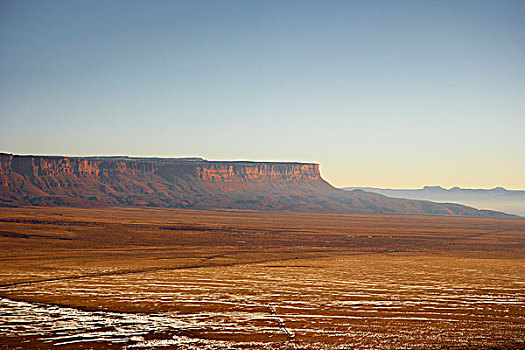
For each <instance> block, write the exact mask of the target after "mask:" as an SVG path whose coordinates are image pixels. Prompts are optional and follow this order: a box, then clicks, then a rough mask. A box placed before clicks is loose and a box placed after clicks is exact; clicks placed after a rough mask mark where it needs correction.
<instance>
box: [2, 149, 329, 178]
mask: <svg viewBox="0 0 525 350" xmlns="http://www.w3.org/2000/svg"><path fill="white" fill-rule="evenodd" d="M115 172H118V173H121V174H130V175H159V176H162V177H164V178H166V179H172V178H174V177H180V176H184V175H187V176H193V177H195V178H196V179H200V180H203V181H210V182H232V181H240V182H243V181H251V182H267V181H318V180H320V179H321V176H320V174H319V165H318V164H302V163H256V162H210V161H205V160H184V159H176V158H175V159H154V158H142V159H140V158H138V159H137V158H67V157H41V156H14V155H11V154H5V153H0V174H2V175H3V176H4V178H5V175H7V174H12V173H17V174H20V175H22V176H34V177H38V176H44V177H46V176H48V177H60V176H64V175H76V176H100V175H101V174H106V175H110V174H112V173H115Z"/></svg>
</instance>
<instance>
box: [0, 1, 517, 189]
mask: <svg viewBox="0 0 525 350" xmlns="http://www.w3.org/2000/svg"><path fill="white" fill-rule="evenodd" d="M524 18H525V3H524V2H522V1H504V0H502V1H460V2H458V1H440V2H417V1H394V2H391V1H374V2H369V1H323V2H319V1H308V0H305V1H297V2H295V1H250V0H248V1H231V0H227V1H226V0H225V1H199V0H196V1H155V2H146V1H144V2H140V1H138V2H135V1H118V0H116V1H111V2H106V1H96V0H95V1H89V2H86V1H57V0H54V1H46V2H38V1H25V2H20V1H12V0H6V1H3V2H2V3H1V4H0V74H1V76H2V79H1V80H0V152H6V153H13V154H34V155H63V156H72V155H77V156H87V155H91V156H93V155H95V156H97V155H112V156H113V155H124V156H137V157H141V156H152V157H187V156H189V157H202V158H204V159H208V160H250V161H293V162H313V163H319V164H320V168H321V174H322V176H323V178H325V179H326V180H327V181H328V182H330V183H331V184H332V185H334V186H336V187H378V188H421V187H423V186H432V185H438V186H442V187H444V188H451V187H456V186H457V187H461V188H486V189H490V188H494V187H504V188H507V189H525V162H524V161H523V158H524V152H525V137H524V136H523V134H524V132H523V130H525V84H524V83H523V82H524V81H525V64H524V62H525V21H524V20H523V19H524Z"/></svg>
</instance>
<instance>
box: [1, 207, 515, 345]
mask: <svg viewBox="0 0 525 350" xmlns="http://www.w3.org/2000/svg"><path fill="white" fill-rule="evenodd" d="M0 247H1V249H2V257H0V285H2V287H0V295H1V296H2V297H5V298H9V299H10V300H20V301H28V302H40V303H46V305H44V306H39V305H38V304H25V303H19V304H16V305H15V304H13V302H11V301H8V300H4V305H2V306H0V309H2V307H3V310H4V311H5V310H8V311H7V313H5V314H4V316H0V332H1V333H0V334H2V335H0V343H3V344H4V348H11V347H13V346H14V345H15V344H17V346H21V347H22V348H36V347H42V348H46V347H51V346H53V345H55V346H61V347H62V348H81V347H84V348H90V347H92V348H97V347H99V348H107V347H116V348H119V347H132V346H140V345H143V346H144V347H147V348H151V347H155V345H156V344H157V345H158V344H161V345H162V344H163V345H169V346H172V347H173V348H177V349H179V348H181V349H199V348H228V347H235V348H270V349H274V348H275V349H277V348H283V349H286V348H305V349H323V348H327V349H328V348H329V349H332V348H333V349H339V348H345V349H346V348H367V347H368V348H384V349H399V348H423V349H427V348H446V347H451V348H480V347H482V348H489V347H495V348H520V347H524V346H525V339H524V336H523V335H524V334H525V307H524V305H525V294H524V293H523V290H524V289H525V220H523V219H477V218H459V217H425V216H379V215H368V216H367V215H332V214H311V213H308V214H307V213H287V212H274V213H271V212H257V211H192V210H164V209H162V210H154V209H151V210H146V209H122V208H118V209H104V210H96V209H73V208H19V209H5V208H4V209H2V210H1V211H0ZM49 305H59V306H61V307H58V308H56V310H55V311H56V313H57V314H56V315H58V316H54V317H58V318H56V319H54V318H50V319H48V318H46V317H48V311H46V310H47V309H45V308H50V307H51V306H49ZM67 307H73V308H74V309H67ZM39 308H44V309H45V310H44V311H42V310H40V309H39ZM9 310H11V311H9ZM12 310H17V311H16V312H18V314H17V315H18V316H16V315H14V313H16V312H14V311H12ZM93 311H103V312H102V313H99V314H97V313H96V312H95V313H94V312H93ZM9 312H11V314H10V313H9ZM112 312H118V313H117V314H113V313H112ZM137 313H144V315H143V316H140V315H139V314H137ZM26 314H27V315H26ZM159 314H160V315H159ZM6 315H7V316H6ZM31 315H32V316H31ZM35 315H37V316H35ZM72 315H74V316H72ZM97 315H98V316H97ZM15 316H16V317H18V318H17V320H18V321H20V319H24V317H26V318H27V319H29V320H32V321H31V322H32V323H31V322H30V323H31V327H33V328H31V327H30V325H27V324H25V325H24V324H23V323H22V324H16V323H15V324H13V323H12V321H13V319H15V318H16V317H15ZM97 317H99V318H100V319H98V318H97ZM137 317H139V318H137ZM93 318H97V321H96V322H98V323H96V324H98V326H91V325H90V326H89V327H87V326H86V325H85V323H82V322H85V319H90V320H92V319H93ZM72 319H74V325H72V324H71V322H73V321H71V320H72ZM57 320H61V321H60V322H62V323H60V322H58V321H57ZM2 321H4V326H2ZM10 322H11V323H10ZM68 322H69V323H68ZM93 322H94V321H93ZM36 324H39V325H40V326H38V327H36ZM57 324H60V325H62V326H60V327H65V328H66V329H69V330H68V331H66V332H65V333H64V330H63V329H62V330H60V329H57V327H58V326H57ZM130 325H133V327H135V328H133V327H132V329H131V328H129V327H131V326H130ZM39 327H40V328H39ZM46 327H47V328H46ZM60 327H58V328H60ZM67 327H69V328H67ZM75 327H76V328H75ZM83 327H84V328H83ZM86 327H87V328H86ZM93 327H94V328H93ZM97 327H98V328H97ZM119 327H120V328H119ZM126 327H128V328H129V329H128V328H126ZM30 330H32V331H30ZM103 331H106V333H107V334H106V335H100V334H99V333H101V332H102V333H104V332H103ZM31 332H33V333H31ZM61 332H62V333H61ZM97 332H98V333H97ZM119 332H120V333H119ZM133 332H135V333H136V334H138V335H137V336H139V338H136V339H133V340H132V339H131V337H132V336H131V335H130V334H132V333H133ZM95 333H96V334H98V335H97V337H95V338H89V337H87V338H82V337H80V336H79V334H84V337H85V335H86V334H95ZM135 333H133V334H135ZM49 337H55V338H56V339H50V338H49ZM75 337H77V338H79V337H80V338H79V339H84V341H82V342H73V343H69V342H68V341H65V339H66V340H67V339H69V340H71V339H73V340H75V339H77V338H75ZM112 337H113V338H115V337H117V338H118V339H120V341H121V342H116V341H111V340H108V339H110V338H112ZM140 337H142V338H141V339H140ZM24 340H25V341H26V342H25V343H24V342H23V341H24ZM159 342H160V343H159ZM62 343H66V344H64V345H57V344H62Z"/></svg>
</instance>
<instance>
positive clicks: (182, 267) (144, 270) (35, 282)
mask: <svg viewBox="0 0 525 350" xmlns="http://www.w3.org/2000/svg"><path fill="white" fill-rule="evenodd" d="M389 252H392V251H389V250H384V251H374V252H360V253H355V254H348V253H347V254H341V255H371V254H384V253H389ZM239 253H241V252H239ZM239 253H229V254H219V255H211V256H208V257H203V258H202V259H203V261H207V260H211V259H213V258H217V257H223V256H227V255H236V254H239ZM330 256H332V255H329V254H323V255H316V256H305V257H299V256H295V257H291V258H279V259H262V260H258V261H252V262H233V263H223V264H220V263H218V264H209V265H206V264H199V265H188V266H177V267H151V268H146V269H137V270H123V271H112V272H99V273H91V274H85V275H79V276H67V277H56V278H48V279H43V280H38V281H25V282H14V283H7V284H2V285H0V288H7V287H15V286H22V285H31V284H37V283H45V282H56V281H68V280H78V279H84V278H91V277H103V276H120V275H129V274H138V273H149V272H158V271H173V270H186V269H199V268H204V267H229V266H239V265H253V264H261V263H267V262H275V261H289V260H299V259H320V258H327V257H330Z"/></svg>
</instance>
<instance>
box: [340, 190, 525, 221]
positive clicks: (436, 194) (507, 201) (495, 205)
mask: <svg viewBox="0 0 525 350" xmlns="http://www.w3.org/2000/svg"><path fill="white" fill-rule="evenodd" d="M344 189H345V190H357V189H359V190H363V191H366V192H373V193H379V194H382V195H385V196H389V197H394V198H405V199H422V200H429V201H433V202H444V203H459V204H464V205H468V206H472V207H475V208H478V209H490V210H497V211H502V212H505V213H509V214H516V215H520V216H525V191H521V190H520V191H516V190H506V189H504V188H503V187H495V188H492V189H470V188H459V187H453V188H450V189H446V188H443V187H441V186H425V187H423V188H421V189H386V188H373V187H346V188H344Z"/></svg>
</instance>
